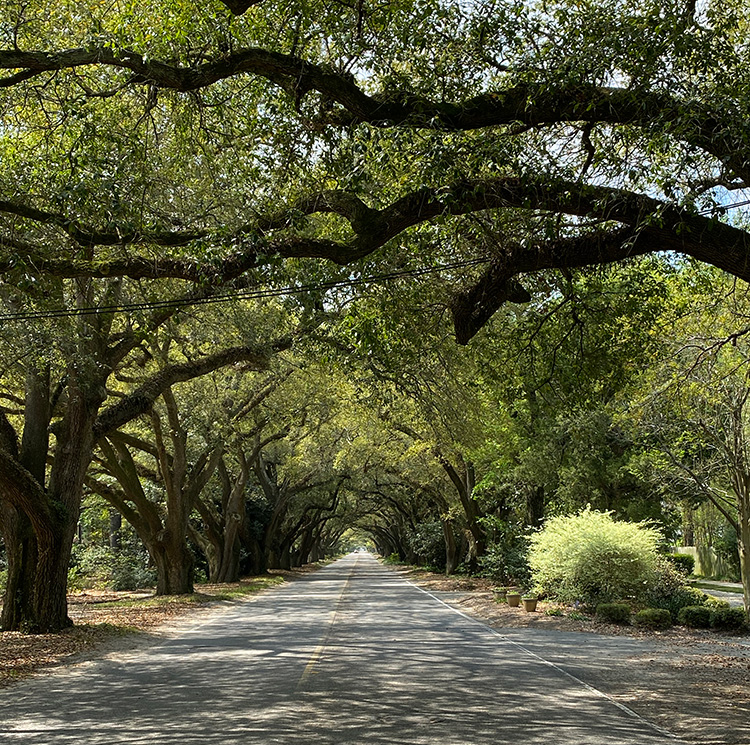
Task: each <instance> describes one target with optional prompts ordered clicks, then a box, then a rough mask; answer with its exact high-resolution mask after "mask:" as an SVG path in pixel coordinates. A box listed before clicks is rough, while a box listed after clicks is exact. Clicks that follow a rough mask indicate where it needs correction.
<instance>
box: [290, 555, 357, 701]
mask: <svg viewBox="0 0 750 745" xmlns="http://www.w3.org/2000/svg"><path fill="white" fill-rule="evenodd" d="M358 563H359V556H358V557H357V558H356V559H355V561H354V564H353V565H352V568H351V569H350V570H349V574H347V576H346V579H345V580H344V586H343V587H342V588H341V592H340V593H339V595H338V597H337V598H336V605H335V606H334V607H333V610H332V611H331V613H330V615H329V620H328V626H327V627H326V632H325V634H323V639H322V641H321V642H320V644H318V646H317V647H315V649H314V650H313V653H312V654H311V655H310V659H309V660H308V661H307V665H305V669H304V670H303V671H302V675H301V676H300V679H299V682H298V683H297V689H299V688H300V686H302V685H303V683H304V682H305V681H306V680H307V679H308V678H309V677H310V676H311V675H313V674H314V673H315V672H316V671H315V666H316V665H317V664H318V662H320V659H321V657H322V656H323V651H324V650H325V648H326V646H327V645H328V641H329V639H330V638H331V632H332V631H333V626H334V624H335V623H336V615H337V614H338V612H339V609H340V607H341V603H342V601H343V599H344V595H345V594H346V591H347V589H348V587H349V580H351V578H352V574H354V570H355V569H356V567H357V564H358Z"/></svg>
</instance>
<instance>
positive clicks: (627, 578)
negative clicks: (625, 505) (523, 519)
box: [528, 509, 662, 606]
mask: <svg viewBox="0 0 750 745" xmlns="http://www.w3.org/2000/svg"><path fill="white" fill-rule="evenodd" d="M661 538H662V536H661V534H660V533H659V531H658V530H657V529H655V528H653V527H651V526H649V525H648V524H646V523H629V522H618V521H616V520H614V519H613V518H612V513H610V512H597V511H595V510H591V509H585V510H584V511H583V512H580V513H578V514H577V515H567V516H560V517H553V518H550V519H549V520H547V522H546V524H545V525H544V527H543V528H542V529H541V530H540V531H539V532H538V533H535V534H534V535H533V536H532V537H531V542H530V544H531V545H530V550H529V556H528V559H529V567H530V569H531V575H532V580H533V582H534V586H535V587H534V589H535V590H536V591H537V592H539V593H540V594H544V595H546V596H548V597H552V598H555V599H557V600H562V601H574V600H579V601H581V602H583V603H585V604H587V605H591V606H595V605H597V604H598V603H605V602H612V601H615V600H625V599H633V600H638V599H640V598H642V597H644V596H645V595H646V594H647V592H648V589H649V586H650V584H651V582H652V581H653V579H654V577H655V570H656V568H657V566H658V564H659V556H658V553H657V546H658V544H659V542H660V541H661Z"/></svg>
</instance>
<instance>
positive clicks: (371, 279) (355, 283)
mask: <svg viewBox="0 0 750 745" xmlns="http://www.w3.org/2000/svg"><path fill="white" fill-rule="evenodd" d="M490 261H491V259H489V258H479V259H467V260H465V261H454V262H452V263H448V264H438V265H437V266H431V267H424V268H423V269H408V270H403V271H397V272H387V273H385V274H374V275H370V276H366V277H350V278H349V279H342V280H331V281H329V282H318V283H315V284H304V285H289V286H287V287H265V288H256V289H248V290H237V291H236V292H231V293H226V292H225V293H217V294H215V295H207V296H206V297H200V298H175V299H172V300H153V301H143V302H139V303H116V304H110V305H92V306H86V307H82V308H53V309H51V310H39V311H21V312H18V313H2V314H0V322H2V321H32V320H36V319H45V318H69V317H73V316H95V315H101V314H104V313H116V312H122V311H138V310H158V309H160V308H180V307H193V306H196V305H211V304H213V303H226V302H231V301H233V300H261V299H264V298H272V297H283V296H284V295H301V294H303V293H306V292H320V291H324V290H335V289H341V288H346V287H361V286H363V285H370V284H379V283H381V282H389V281H392V280H396V279H402V278H407V277H408V278H412V277H422V276H424V275H427V274H437V273H439V272H443V271H448V270H451V269H463V268H465V267H470V266H481V265H482V264H488V263H489V262H490Z"/></svg>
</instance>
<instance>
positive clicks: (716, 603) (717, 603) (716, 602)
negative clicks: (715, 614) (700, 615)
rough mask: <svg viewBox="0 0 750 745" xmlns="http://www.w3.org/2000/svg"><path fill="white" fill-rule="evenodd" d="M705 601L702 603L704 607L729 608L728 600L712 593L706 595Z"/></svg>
mask: <svg viewBox="0 0 750 745" xmlns="http://www.w3.org/2000/svg"><path fill="white" fill-rule="evenodd" d="M706 598H707V599H706V602H705V603H703V605H705V606H706V608H711V609H712V610H722V609H724V608H730V607H731V606H730V605H729V601H728V600H724V598H717V597H714V596H713V595H706Z"/></svg>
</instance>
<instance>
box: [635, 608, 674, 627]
mask: <svg viewBox="0 0 750 745" xmlns="http://www.w3.org/2000/svg"><path fill="white" fill-rule="evenodd" d="M633 624H634V625H635V626H641V627H643V628H646V629H653V630H654V631H664V630H665V629H668V628H669V627H670V626H671V625H672V616H671V615H670V613H669V611H668V610H665V609H664V608H644V609H643V610H639V611H638V612H637V613H636V614H635V615H634V616H633Z"/></svg>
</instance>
